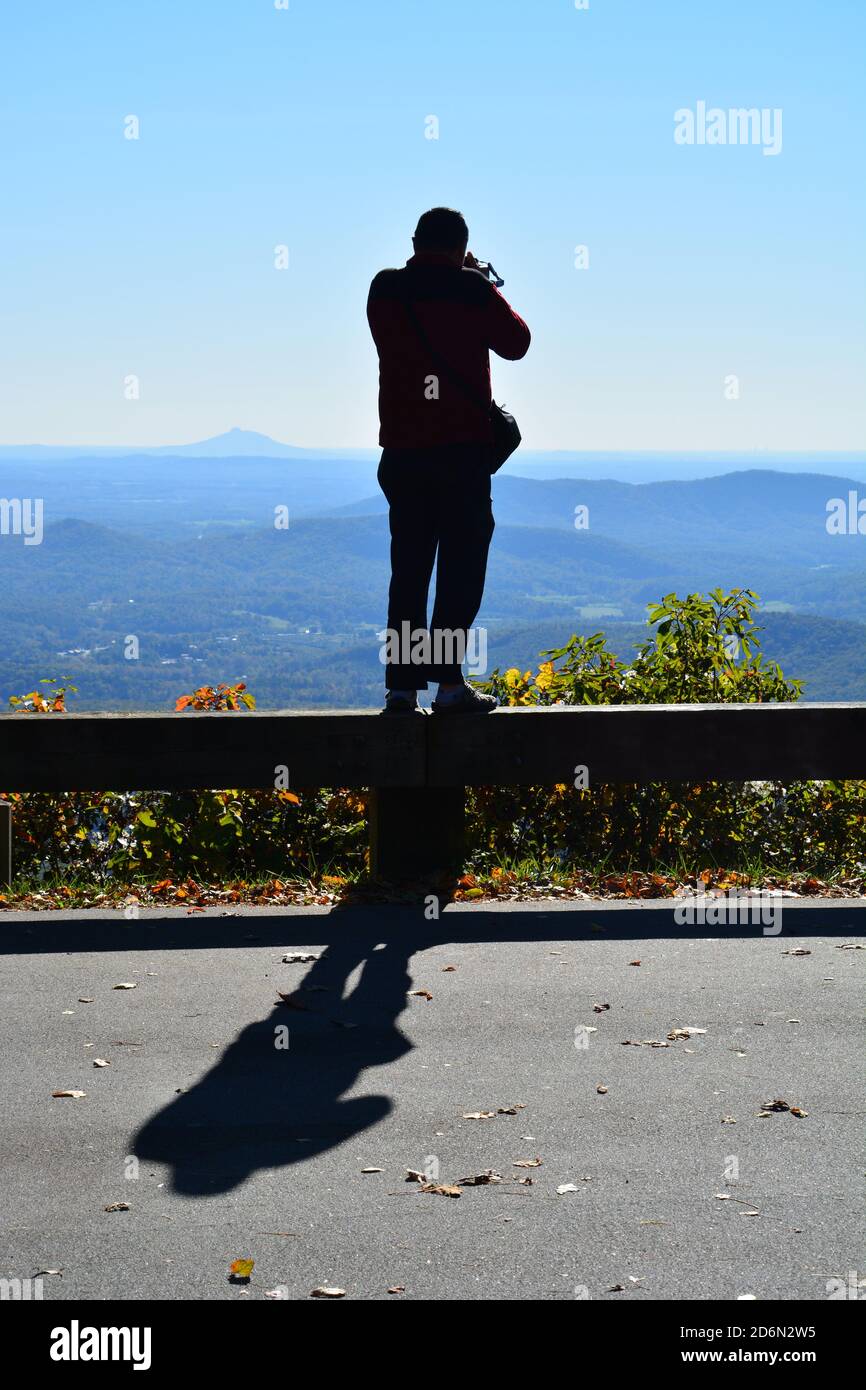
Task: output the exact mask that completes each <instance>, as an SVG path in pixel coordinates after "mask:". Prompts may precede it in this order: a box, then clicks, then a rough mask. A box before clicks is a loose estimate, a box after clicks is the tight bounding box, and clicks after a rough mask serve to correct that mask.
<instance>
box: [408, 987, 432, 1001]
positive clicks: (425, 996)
mask: <svg viewBox="0 0 866 1390" xmlns="http://www.w3.org/2000/svg"><path fill="white" fill-rule="evenodd" d="M409 993H410V995H411V994H417V995H419V996H420V998H421V999H426V1000H427V1001H428V1003H429V1001H430V1000H431V999H432V998H433V995H432V994H431V993H430V991H429V989H410V991H409Z"/></svg>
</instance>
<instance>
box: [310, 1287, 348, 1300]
mask: <svg viewBox="0 0 866 1390" xmlns="http://www.w3.org/2000/svg"><path fill="white" fill-rule="evenodd" d="M345 1297H346V1290H345V1289H333V1288H328V1287H327V1285H324V1284H323V1285H322V1286H321V1287H320V1288H318V1289H310V1298H345Z"/></svg>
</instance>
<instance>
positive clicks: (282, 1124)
mask: <svg viewBox="0 0 866 1390" xmlns="http://www.w3.org/2000/svg"><path fill="white" fill-rule="evenodd" d="M422 944H426V937H425V942H423V943H422V940H421V934H420V933H418V932H413V931H412V930H411V929H410V930H408V931H404V932H402V933H394V934H391V933H387V934H385V939H384V941H383V932H382V929H381V927H379V929H378V930H367V931H363V932H359V931H358V930H357V929H355V930H346V931H345V932H341V933H339V934H338V935H336V936H335V937H333V938H332V940H331V943H330V944H329V945H328V947H327V948H326V949H325V950H324V951H323V952H322V954H321V956H320V958H319V959H318V960H317V961H316V962H315V963H314V964H313V965H312V967H311V968H310V969H309V971H308V973H306V974H305V975H304V976H303V977H302V978H301V979H300V980H299V981H298V982H297V983H295V984H294V993H293V994H292V997H291V1002H290V1004H289V1005H286V1004H284V1003H283V1002H282V1001H280V1000H278V1001H277V1002H276V1004H275V1006H274V1008H273V1010H272V1012H271V1013H270V1014H269V1015H268V1016H267V1017H266V1018H263V1019H260V1020H259V1021H257V1022H255V1023H251V1024H250V1025H249V1026H248V1027H247V1028H244V1030H243V1032H242V1033H240V1035H239V1036H238V1037H237V1039H236V1040H235V1041H234V1042H233V1043H232V1044H231V1046H230V1047H229V1048H228V1049H227V1050H226V1052H225V1053H224V1054H223V1055H222V1057H221V1058H220V1059H219V1061H218V1062H217V1064H216V1066H215V1067H213V1068H212V1069H211V1070H210V1071H209V1072H208V1073H207V1075H206V1076H204V1077H202V1079H201V1080H200V1081H198V1082H197V1083H196V1085H195V1086H193V1087H192V1088H191V1089H190V1090H189V1091H186V1092H184V1093H182V1094H180V1095H179V1096H178V1097H177V1099H176V1100H173V1101H172V1102H171V1104H169V1105H167V1106H166V1107H165V1109H163V1110H161V1111H160V1112H159V1113H158V1114H156V1115H154V1116H153V1117H152V1118H151V1119H149V1120H148V1121H147V1123H146V1124H145V1125H144V1126H143V1127H142V1129H141V1130H139V1132H138V1134H137V1135H136V1137H135V1139H134V1141H133V1145H132V1152H133V1153H134V1154H136V1156H137V1157H138V1158H140V1159H143V1160H149V1161H152V1162H153V1161H155V1162H159V1163H164V1164H168V1165H169V1166H170V1167H171V1168H172V1170H173V1176H172V1187H173V1189H174V1191H176V1192H179V1193H182V1194H184V1195H186V1196H214V1195H216V1194H218V1193H222V1192H227V1191H230V1190H231V1189H232V1188H235V1187H237V1186H239V1185H240V1184H241V1183H242V1182H244V1180H245V1179H246V1178H247V1177H249V1176H250V1174H252V1173H253V1172H255V1171H256V1170H258V1169H260V1168H274V1167H282V1166H286V1165H289V1164H292V1163H298V1162H301V1161H303V1160H305V1159H308V1158H311V1157H313V1156H314V1155H316V1154H319V1153H322V1152H323V1151H325V1150H327V1149H330V1148H333V1147H336V1146H337V1145H339V1144H342V1143H344V1142H345V1141H346V1140H347V1139H350V1138H351V1137H352V1136H353V1135H356V1134H359V1133H361V1132H362V1131H363V1130H366V1129H369V1128H370V1126H371V1125H375V1124H377V1123H378V1122H379V1121H380V1120H382V1119H383V1118H384V1117H385V1116H386V1115H387V1114H388V1113H389V1111H390V1110H391V1109H392V1108H393V1107H392V1102H391V1100H390V1099H389V1098H388V1096H386V1095H381V1094H373V1095H366V1096H357V1097H355V1098H350V1099H346V1098H345V1095H346V1092H347V1091H349V1090H350V1089H351V1087H352V1086H353V1085H354V1084H355V1082H356V1081H357V1080H358V1078H359V1077H360V1076H361V1075H362V1074H363V1073H364V1072H365V1071H366V1070H368V1069H369V1068H372V1067H379V1066H384V1065H385V1064H387V1063H389V1062H393V1061H395V1060H396V1059H397V1058H398V1057H401V1056H403V1055H404V1054H405V1053H406V1052H408V1051H410V1050H411V1047H412V1044H411V1043H409V1042H408V1041H407V1039H406V1038H405V1037H404V1035H403V1033H402V1032H401V1031H400V1029H399V1028H398V1026H397V1020H398V1018H399V1016H400V1014H401V1012H402V1011H403V1009H404V1008H405V1007H406V1004H407V992H408V990H409V988H410V978H409V975H408V969H407V967H408V959H409V956H410V955H411V954H412V953H413V952H414V951H416V950H418V949H419V947H420V946H421V945H422ZM358 967H360V968H361V972H362V973H361V977H360V980H359V981H358V983H357V985H356V987H355V989H354V990H353V991H352V992H351V994H349V996H348V997H347V998H345V999H344V998H343V993H344V991H345V988H346V985H347V982H348V980H349V978H350V976H351V975H352V974H353V972H354V971H355V970H356V969H357V968H358ZM295 968H296V969H298V968H299V967H295ZM286 988H287V989H289V988H291V986H289V985H287V986H286ZM285 1030H288V1034H286V1031H285ZM286 1041H288V1046H286V1045H285V1043H286Z"/></svg>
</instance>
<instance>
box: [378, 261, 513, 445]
mask: <svg viewBox="0 0 866 1390" xmlns="http://www.w3.org/2000/svg"><path fill="white" fill-rule="evenodd" d="M405 297H408V298H409V300H410V301H411V303H412V307H413V308H414V310H415V314H416V315H417V318H418V320H419V322H420V323H421V326H422V328H423V329H424V332H425V333H426V335H427V337H428V339H429V340H430V344H431V346H432V347H433V348H434V349H435V350H436V352H438V353H440V354H441V356H442V357H443V358H445V360H446V361H447V362H448V363H449V365H451V366H453V368H454V369H455V371H457V372H459V374H460V376H461V377H463V378H464V379H465V381H466V382H467V384H468V385H469V386H470V387H471V388H472V390H473V391H474V392H475V394H476V395H477V396H478V400H477V402H476V401H474V400H470V399H469V397H468V396H466V395H465V394H464V392H463V391H462V390H461V389H460V387H459V386H457V385H456V384H455V383H454V382H453V381H452V380H451V378H450V377H449V376H448V375H447V374H446V373H445V371H444V370H443V369H442V368H441V367H440V365H439V364H438V363H437V362H435V361H433V360H432V359H431V355H430V352H429V351H428V349H427V348H426V347H425V346H424V345H423V344H422V342H421V340H420V338H419V337H418V334H417V332H416V330H415V328H414V327H413V326H412V323H411V321H410V319H409V317H408V316H407V313H406V309H405V306H404V304H403V303H402V302H401V301H402V300H403V299H404V298H405ZM367 319H368V321H369V324H370V332H371V333H372V334H373V339H374V341H375V343H376V348H377V351H378V353H379V421H380V426H381V427H380V430H379V443H380V444H381V445H382V446H383V447H384V448H388V449H413V448H422V447H425V446H427V447H429V446H431V445H439V444H488V443H492V439H493V435H492V432H491V427H490V421H489V419H488V410H489V406H490V401H491V391H490V358H489V357H488V350H489V349H492V350H493V351H494V352H495V353H496V354H497V355H498V356H499V357H507V358H509V360H511V361H514V360H516V359H517V358H519V357H523V356H524V354H525V353H526V351H527V349H528V347H529V340H530V334H529V329H528V328H527V326H526V324H525V323H524V322H523V319H521V318H519V317H518V315H517V314H515V312H514V310H513V309H512V308H511V306H510V304H509V303H508V301H507V300H506V299H504V298H503V297H502V295H501V294H500V293H499V291H498V290H497V289H496V288H495V287H494V286H493V285H492V284H491V283H490V281H489V280H488V279H487V278H486V277H485V276H484V275H482V273H481V271H479V270H468V269H465V268H464V269H460V268H458V267H457V266H454V265H453V264H450V263H449V262H448V261H447V259H446V258H445V257H443V256H440V255H438V254H437V253H434V252H431V251H425V252H419V253H418V254H416V255H414V256H412V257H411V258H410V259H409V260H408V261H407V262H406V266H405V268H404V269H402V270H380V272H379V274H378V275H377V276H376V278H375V279H374V281H373V283H372V285H371V286H370V295H369V298H368V300H367ZM430 377H435V378H436V379H437V383H436V384H433V385H431V383H430V382H429V380H428V378H430ZM437 392H438V398H437Z"/></svg>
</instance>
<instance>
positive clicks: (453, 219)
mask: <svg viewBox="0 0 866 1390" xmlns="http://www.w3.org/2000/svg"><path fill="white" fill-rule="evenodd" d="M468 244H469V228H468V227H467V225H466V219H465V217H464V216H463V214H462V212H456V211H455V209H454V208H431V209H430V211H429V212H424V213H422V214H421V216H420V217H419V218H418V226H417V227H416V228H415V235H414V236H413V238H412V245H413V246H414V248H415V250H416V251H435V252H437V253H438V254H439V255H443V256H450V257H451V258H452V259H453V261H454V264H455V265H462V264H463V258H464V256H465V255H466V247H467V246H468Z"/></svg>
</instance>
